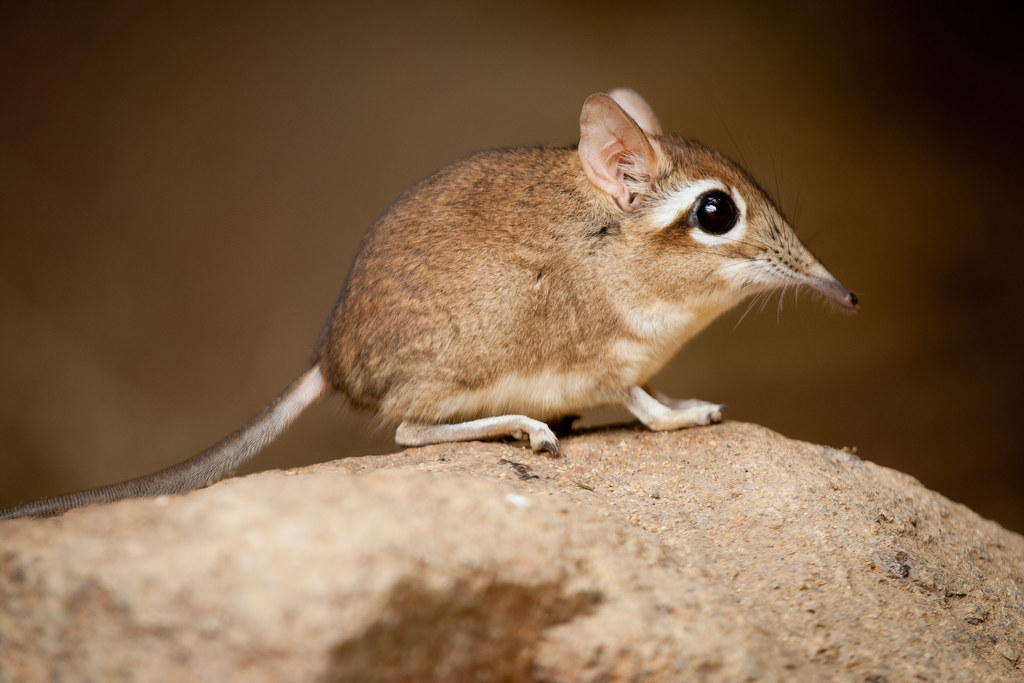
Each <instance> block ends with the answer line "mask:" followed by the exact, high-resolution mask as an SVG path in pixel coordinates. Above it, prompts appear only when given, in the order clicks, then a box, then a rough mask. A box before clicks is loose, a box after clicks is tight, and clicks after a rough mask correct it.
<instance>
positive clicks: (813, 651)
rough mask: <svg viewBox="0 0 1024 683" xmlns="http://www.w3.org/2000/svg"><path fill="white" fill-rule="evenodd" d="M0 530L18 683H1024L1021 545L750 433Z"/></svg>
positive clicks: (602, 441) (116, 511)
mask: <svg viewBox="0 0 1024 683" xmlns="http://www.w3.org/2000/svg"><path fill="white" fill-rule="evenodd" d="M563 445H564V448H563V456H562V457H561V458H558V459H552V458H548V457H546V456H544V455H538V454H534V453H531V452H529V451H528V450H525V449H524V448H522V447H521V446H519V445H514V444H500V443H491V444H480V443H475V444H453V445H441V446H433V447H427V448H420V449H413V450H408V451H405V452H403V453H399V454H395V455H388V456H374V457H365V458H357V459H349V460H345V461H338V462H334V463H327V464H324V465H318V466H314V467H310V468H305V469H302V470H296V471H291V472H267V473H263V474H259V475H254V476H250V477H244V478H239V479H234V480H229V481H226V482H222V483H221V484H218V485H215V486H213V487H210V488H209V489H206V490H203V491H198V492H195V493H193V494H190V495H188V496H182V497H174V498H166V497H165V498H159V499H153V500H142V501H128V502H123V503H118V504H114V505H109V506H105V507H96V508H91V509H85V510H77V511H73V512H71V513H69V514H67V515H65V516H64V517H62V518H58V519H53V520H14V521H9V522H3V523H0V680H2V681H35V680H53V681H78V680H89V681H111V680H140V681H184V680H225V681H226V680H231V681H280V680H289V681H320V680H323V681H335V680H337V681H375V680H379V681H390V680H484V681H486V680H543V681H578V680H582V681H598V680H646V681H674V680H707V681H736V680H769V681H770V680H787V681H820V680H839V681H847V680H848V681H865V680H873V681H882V680H888V681H903V680H953V681H957V680H962V681H981V680H984V681H1000V680H1006V681H1010V680H1024V661H1022V659H1024V538H1022V537H1021V536H1019V535H1016V534H1014V533H1011V532H1009V531H1006V530H1005V529H1003V528H1001V527H999V526H998V525H997V524H995V523H993V522H989V521H986V520H984V519H981V518H979V517H978V516H977V515H975V514H974V513H973V512H971V511H970V510H968V509H967V508H965V507H963V506H961V505H957V504H955V503H952V502H950V501H949V500H947V499H945V498H943V497H942V496H940V495H939V494H936V493H934V492H931V491H928V490H927V489H925V488H923V487H922V486H921V485H920V484H919V483H918V482H917V481H916V480H914V479H912V478H911V477H908V476H905V475H903V474H900V473H898V472H894V471H892V470H888V469H885V468H882V467H878V466H876V465H874V464H871V463H868V462H862V461H860V460H859V459H857V457H855V456H853V455H850V454H848V453H846V452H844V451H841V450H835V449H832V448H828V447H823V446H815V445H811V444H806V443H802V442H796V441H791V440H788V439H785V438H784V437H781V436H779V435H778V434H775V433H773V432H771V431H769V430H767V429H764V428H761V427H757V426H753V425H746V424H740V423H726V424H723V425H718V426H715V427H710V428H702V429H695V430H689V431H683V432H675V433H666V434H653V433H649V432H645V431H640V430H632V429H623V430H610V431H597V432H592V433H585V434H582V435H578V436H575V437H570V438H567V439H565V440H564V442H563Z"/></svg>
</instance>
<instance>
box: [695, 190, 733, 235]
mask: <svg viewBox="0 0 1024 683" xmlns="http://www.w3.org/2000/svg"><path fill="white" fill-rule="evenodd" d="M739 216H740V212H739V210H738V209H737V208H736V204H734V203H733V201H732V197H730V196H729V195H728V194H726V193H725V192H722V191H721V190H712V191H711V192H706V193H704V194H702V195H701V196H700V197H698V198H697V201H696V202H695V203H694V205H693V216H692V218H691V219H690V222H691V223H692V224H694V225H696V226H697V227H698V228H700V229H701V230H703V231H704V232H706V233H709V234H711V235H724V234H725V233H727V232H729V231H730V230H732V227H733V226H734V225H736V220H737V219H738V218H739Z"/></svg>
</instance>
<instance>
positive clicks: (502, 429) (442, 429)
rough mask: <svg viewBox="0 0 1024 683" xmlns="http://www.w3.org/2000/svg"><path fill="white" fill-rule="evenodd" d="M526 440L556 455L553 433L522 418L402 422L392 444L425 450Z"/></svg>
mask: <svg viewBox="0 0 1024 683" xmlns="http://www.w3.org/2000/svg"><path fill="white" fill-rule="evenodd" d="M506 436H511V437H512V438H513V439H529V440H530V448H532V449H533V450H535V451H548V452H549V453H551V454H552V455H558V439H557V438H555V434H554V432H552V431H551V429H550V428H549V427H548V426H547V425H546V424H544V423H543V422H541V421H539V420H534V419H533V418H529V417H526V416H525V415H499V416H497V417H485V418H481V419H479V420H470V421H469V422H458V423H456V424H440V425H433V424H422V423H418V422H403V423H402V424H400V425H398V429H397V430H396V431H395V442H396V443H397V444H398V445H399V446H426V445H428V444H434V443H448V442H450V441H478V440H482V439H500V438H503V437H506Z"/></svg>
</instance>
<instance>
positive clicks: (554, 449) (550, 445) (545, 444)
mask: <svg viewBox="0 0 1024 683" xmlns="http://www.w3.org/2000/svg"><path fill="white" fill-rule="evenodd" d="M530 448H532V449H533V450H535V451H537V452H540V451H547V452H548V453H550V454H551V457H552V458H557V457H558V456H560V455H561V452H560V451H559V450H558V441H557V440H555V441H550V440H544V441H542V442H541V443H540V445H539V447H537V446H534V445H533V444H532V443H531V444H530Z"/></svg>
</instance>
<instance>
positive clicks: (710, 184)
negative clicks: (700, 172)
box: [652, 178, 747, 246]
mask: <svg viewBox="0 0 1024 683" xmlns="http://www.w3.org/2000/svg"><path fill="white" fill-rule="evenodd" d="M713 190H720V191H722V192H725V193H726V194H728V195H729V197H730V198H731V199H732V201H733V203H734V204H736V210H737V211H738V212H739V215H738V216H737V218H736V225H734V226H733V227H732V229H731V230H729V231H728V232H726V233H724V234H722V235H711V234H708V233H706V232H704V231H703V230H700V229H694V230H692V231H691V232H690V234H691V235H693V238H694V239H695V240H697V241H698V242H701V243H702V244H707V245H709V246H711V245H717V244H727V243H729V242H735V241H736V240H738V239H741V238H742V237H743V233H744V232H746V230H747V203H746V202H745V201H743V197H742V196H741V195H740V193H739V192H738V191H737V190H736V188H730V187H727V186H726V185H725V183H723V182H722V181H721V180H716V179H714V178H703V179H701V180H695V181H693V182H690V183H687V184H685V185H681V186H679V187H677V188H675V189H674V190H672V191H671V192H670V193H669V195H668V197H666V198H665V200H664V201H663V202H662V203H661V205H660V206H659V207H658V208H657V209H655V210H654V212H653V213H652V218H653V219H654V223H655V225H657V226H658V227H659V229H665V228H668V227H669V226H672V225H676V224H677V223H678V222H679V220H680V217H681V216H684V215H686V216H688V215H689V214H690V212H691V211H692V210H693V203H694V202H695V201H697V200H698V199H699V198H700V197H701V196H702V195H704V194H705V193H707V192H711V191H713Z"/></svg>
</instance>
